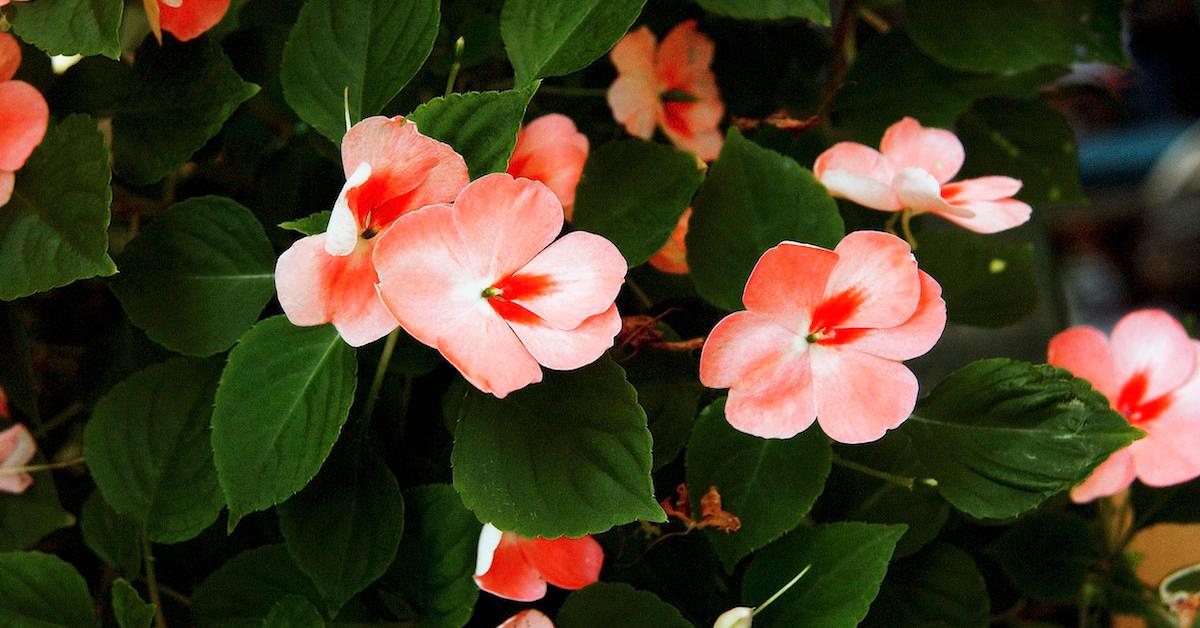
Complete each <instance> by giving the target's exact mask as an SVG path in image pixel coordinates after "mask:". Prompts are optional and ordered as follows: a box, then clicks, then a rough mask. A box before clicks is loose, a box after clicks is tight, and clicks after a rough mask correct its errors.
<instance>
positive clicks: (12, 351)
mask: <svg viewBox="0 0 1200 628" xmlns="http://www.w3.org/2000/svg"><path fill="white" fill-rule="evenodd" d="M29 339H30V336H29V325H27V324H26V322H25V318H24V316H23V315H22V311H21V308H20V307H19V306H18V305H17V304H15V303H8V302H6V301H0V347H4V348H5V349H4V353H5V359H3V360H0V388H3V389H4V394H5V395H6V396H7V397H8V405H9V410H10V411H11V412H12V413H13V418H14V419H17V418H18V417H19V416H20V415H22V414H23V415H24V416H25V417H27V419H26V420H27V421H28V422H29V424H30V427H35V428H36V427H38V426H40V425H41V413H40V412H38V382H37V376H36V375H35V374H34V372H33V348H32V346H31V343H30V341H29ZM0 538H2V537H0ZM0 551H2V550H0Z"/></svg>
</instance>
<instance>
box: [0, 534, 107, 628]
mask: <svg viewBox="0 0 1200 628" xmlns="http://www.w3.org/2000/svg"><path fill="white" fill-rule="evenodd" d="M0 625H3V626H13V627H14V628H16V627H20V628H25V627H26V626H28V627H29V628H48V627H50V626H65V627H66V628H94V627H96V626H99V623H97V622H96V616H95V614H94V613H93V612H92V596H91V595H90V594H89V593H88V588H87V583H85V582H84V581H83V578H82V577H81V576H80V575H79V572H77V571H75V568H74V567H72V566H71V565H69V564H67V563H65V562H63V561H62V560H61V559H60V558H58V557H57V556H51V555H50V554H43V553H41V552H9V553H5V554H0Z"/></svg>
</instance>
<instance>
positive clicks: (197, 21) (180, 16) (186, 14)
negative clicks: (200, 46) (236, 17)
mask: <svg viewBox="0 0 1200 628" xmlns="http://www.w3.org/2000/svg"><path fill="white" fill-rule="evenodd" d="M229 1H230V0H187V1H186V2H183V3H182V4H180V5H179V6H178V7H172V6H171V5H170V4H167V3H166V2H162V1H160V2H159V3H158V21H159V26H160V27H161V28H162V30H164V31H167V32H168V33H171V34H172V35H174V36H175V38H176V39H178V40H179V41H189V40H192V39H195V38H197V37H199V36H201V35H203V34H204V33H205V32H206V31H208V29H210V28H212V27H214V26H216V25H217V23H218V22H220V21H221V19H222V18H224V17H225V12H226V11H228V10H229Z"/></svg>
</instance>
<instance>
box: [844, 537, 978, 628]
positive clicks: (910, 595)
mask: <svg viewBox="0 0 1200 628" xmlns="http://www.w3.org/2000/svg"><path fill="white" fill-rule="evenodd" d="M990 606H991V604H990V600H989V599H988V592H987V587H986V586H985V584H984V581H983V575H982V574H981V573H979V568H978V567H976V566H975V561H974V560H972V559H971V555H970V554H967V553H966V552H964V551H962V550H960V549H958V548H957V547H954V546H953V545H948V544H946V543H934V544H932V545H929V546H928V547H926V548H925V549H924V550H922V551H921V553H919V554H917V555H916V556H912V557H909V558H906V559H904V560H901V561H896V562H894V563H892V567H891V569H889V570H888V575H887V578H886V579H884V581H883V586H882V587H881V588H880V589H879V597H878V598H876V599H875V603H874V604H872V605H871V612H870V614H869V615H867V619H866V621H864V622H863V626H866V627H868V628H910V627H911V628H936V627H945V628H950V627H953V628H986V627H987V626H988V625H989V618H988V613H989V609H990Z"/></svg>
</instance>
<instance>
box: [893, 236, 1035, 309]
mask: <svg viewBox="0 0 1200 628" xmlns="http://www.w3.org/2000/svg"><path fill="white" fill-rule="evenodd" d="M917 238H918V240H920V244H921V246H920V247H919V248H918V249H917V259H918V260H919V261H920V264H921V269H922V270H924V271H925V272H927V273H929V274H930V275H932V276H934V277H936V278H937V281H938V283H940V284H941V285H942V298H943V299H945V301H946V316H947V318H948V319H949V320H950V322H953V323H961V324H963V325H974V326H977V327H1004V326H1006V325H1012V324H1013V323H1016V322H1018V321H1021V320H1023V319H1024V318H1026V317H1028V316H1029V315H1031V314H1033V312H1034V311H1035V310H1036V309H1037V306H1038V283H1037V272H1036V270H1035V268H1034V264H1033V244H1032V243H1028V242H1026V243H1019V244H1014V243H1009V242H1005V241H1003V240H1002V239H1001V238H999V237H997V236H995V235H990V236H989V235H982V234H978V233H972V232H969V231H966V230H963V229H958V228H953V229H940V228H939V229H936V230H934V229H923V230H922V231H921V232H920V234H919V235H918V236H917Z"/></svg>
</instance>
